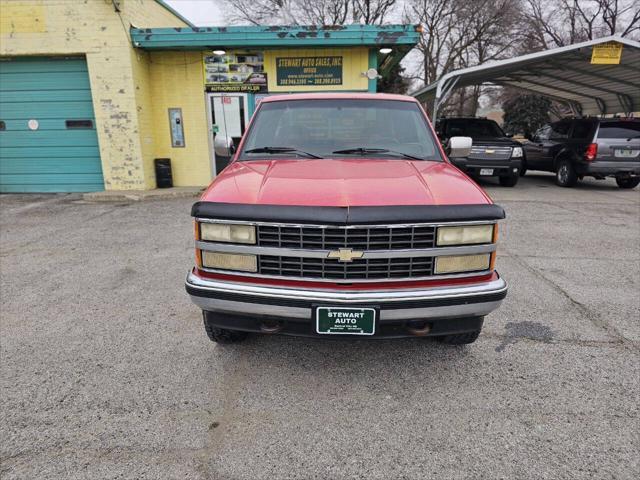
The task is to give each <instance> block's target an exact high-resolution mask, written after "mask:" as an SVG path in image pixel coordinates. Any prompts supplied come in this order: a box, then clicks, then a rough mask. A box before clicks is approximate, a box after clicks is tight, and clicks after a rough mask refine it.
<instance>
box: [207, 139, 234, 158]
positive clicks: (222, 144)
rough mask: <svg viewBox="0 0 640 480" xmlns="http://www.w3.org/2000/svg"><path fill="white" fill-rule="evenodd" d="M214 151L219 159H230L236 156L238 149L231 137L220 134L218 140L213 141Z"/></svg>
mask: <svg viewBox="0 0 640 480" xmlns="http://www.w3.org/2000/svg"><path fill="white" fill-rule="evenodd" d="M213 150H214V151H215V152H216V155H217V156H219V157H230V156H231V155H233V154H234V152H235V151H236V148H235V147H234V145H233V140H232V139H231V137H227V136H226V135H220V134H218V135H216V138H214V139H213Z"/></svg>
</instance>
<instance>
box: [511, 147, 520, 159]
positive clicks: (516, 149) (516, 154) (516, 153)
mask: <svg viewBox="0 0 640 480" xmlns="http://www.w3.org/2000/svg"><path fill="white" fill-rule="evenodd" d="M520 157H522V147H513V151H512V152H511V158H520Z"/></svg>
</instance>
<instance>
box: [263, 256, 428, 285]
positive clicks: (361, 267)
mask: <svg viewBox="0 0 640 480" xmlns="http://www.w3.org/2000/svg"><path fill="white" fill-rule="evenodd" d="M432 270H433V258H432V257H412V258H375V259H358V260H354V261H353V262H345V263H339V262H337V260H335V259H332V258H302V257H280V256H271V255H261V256H260V257H259V272H260V273H261V274H263V275H276V276H299V277H302V278H330V279H336V280H350V279H380V280H384V279H385V278H400V277H402V278H404V277H407V278H411V277H425V276H429V275H431V274H432Z"/></svg>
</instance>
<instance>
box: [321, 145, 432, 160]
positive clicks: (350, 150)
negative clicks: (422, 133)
mask: <svg viewBox="0 0 640 480" xmlns="http://www.w3.org/2000/svg"><path fill="white" fill-rule="evenodd" d="M331 153H344V154H347V155H348V154H350V153H359V154H360V155H366V154H367V153H392V154H395V155H400V156H402V157H404V158H410V159H412V160H424V158H421V157H416V156H415V155H409V154H408V153H404V152H398V151H396V150H389V149H388V148H366V147H358V148H346V149H344V150H335V151H333V152H331Z"/></svg>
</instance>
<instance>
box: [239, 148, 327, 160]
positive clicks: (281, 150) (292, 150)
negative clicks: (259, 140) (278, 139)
mask: <svg viewBox="0 0 640 480" xmlns="http://www.w3.org/2000/svg"><path fill="white" fill-rule="evenodd" d="M244 153H269V154H275V153H297V154H302V155H305V156H307V157H309V158H322V157H321V156H320V155H316V154H314V153H309V152H305V151H303V150H298V149H297V148H293V147H258V148H252V149H250V150H245V152H244Z"/></svg>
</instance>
